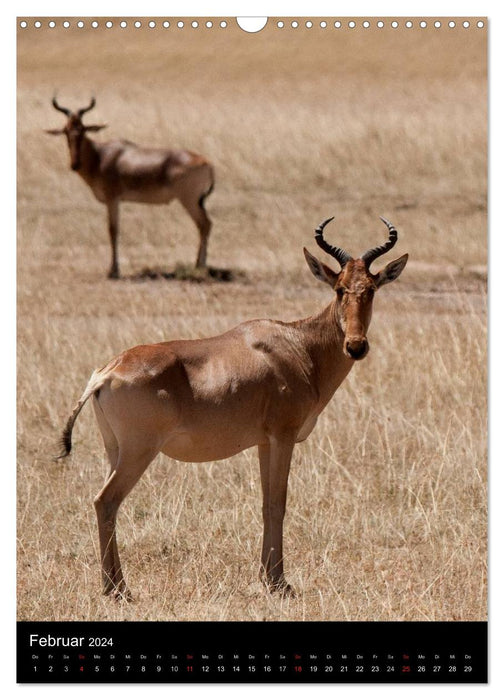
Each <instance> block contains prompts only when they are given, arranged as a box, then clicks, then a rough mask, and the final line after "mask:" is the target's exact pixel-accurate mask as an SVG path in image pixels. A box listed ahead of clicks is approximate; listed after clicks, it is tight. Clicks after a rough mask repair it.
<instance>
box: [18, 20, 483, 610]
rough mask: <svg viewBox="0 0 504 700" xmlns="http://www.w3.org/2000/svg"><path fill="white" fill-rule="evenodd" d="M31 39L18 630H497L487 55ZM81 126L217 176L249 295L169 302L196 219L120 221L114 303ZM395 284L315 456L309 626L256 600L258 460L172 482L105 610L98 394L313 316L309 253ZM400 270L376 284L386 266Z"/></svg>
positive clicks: (385, 45) (442, 32)
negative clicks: (198, 158) (320, 626)
mask: <svg viewBox="0 0 504 700" xmlns="http://www.w3.org/2000/svg"><path fill="white" fill-rule="evenodd" d="M128 24H129V26H128V28H127V29H120V28H119V26H118V23H117V22H115V23H114V26H113V27H112V28H111V29H107V28H105V26H104V21H103V19H100V26H99V27H98V28H96V29H93V28H91V27H90V25H89V21H86V27H85V28H83V29H79V28H77V27H76V26H75V21H72V22H71V27H70V28H69V29H64V28H63V27H62V24H61V21H59V20H58V22H57V26H56V27H55V28H54V29H49V28H48V27H47V22H43V26H42V27H41V28H40V29H35V28H34V26H33V21H30V22H29V26H28V28H27V29H19V30H18V95H17V97H18V104H17V106H18V112H17V114H18V132H17V139H18V141H17V143H18V171H17V176H18V269H17V284H18V344H17V351H18V370H17V378H18V406H17V408H18V508H17V514H18V618H19V619H39V620H53V619H56V620H77V619H96V620H102V619H103V620H122V619H142V620H171V619H179V620H210V619H213V620H234V619H245V620H262V619H266V620H306V619H311V620H478V619H486V593H487V585H486V584H487V579H486V561H487V560H486V555H487V551H486V537H487V529H486V504H487V475H486V462H487V402H486V382H487V376H486V369H487V363H486V351H487V335H486V256H487V245H486V226H487V209H486V188H487V179H486V147H487V142H486V119H487V114H486V30H485V29H477V28H476V26H475V25H474V22H473V23H472V24H471V27H470V28H469V29H463V28H462V25H461V23H460V22H458V23H457V26H456V27H455V28H453V29H449V28H448V27H447V25H446V23H445V22H444V23H443V26H442V27H441V28H440V29H435V28H434V27H433V26H432V22H429V26H428V27H427V28H426V29H420V28H419V27H418V26H415V27H413V28H412V29H408V30H406V29H405V28H404V27H403V28H400V29H395V30H394V29H392V28H391V27H390V26H389V25H387V26H386V27H384V28H383V29H377V28H376V26H375V25H373V26H372V27H370V28H369V29H363V28H362V27H361V26H360V25H359V26H357V27H356V28H355V29H353V30H350V29H348V28H342V29H340V30H337V29H335V28H334V27H332V26H329V27H327V28H326V29H322V28H320V27H319V26H318V23H317V22H315V26H314V27H312V28H311V29H304V28H301V27H300V28H298V29H292V28H290V27H288V26H286V27H284V28H283V29H278V28H276V26H275V25H274V24H273V22H272V21H271V20H270V22H269V24H268V26H267V27H266V29H264V30H263V31H261V32H260V33H259V34H254V35H252V34H250V35H249V34H246V33H244V32H243V31H241V30H240V29H238V28H237V27H236V26H235V23H234V21H232V20H230V21H229V22H228V27H227V28H226V29H221V28H220V27H218V26H217V23H215V24H214V27H213V28H212V29H207V28H205V27H204V26H203V23H200V26H199V27H198V28H197V29H193V28H191V27H190V26H189V25H186V26H185V27H184V28H183V29H178V28H177V27H176V26H175V23H174V22H172V23H171V26H170V28H169V29H164V28H163V27H162V26H161V23H160V22H158V26H157V27H156V28H153V29H150V28H149V27H148V26H147V23H146V22H143V26H142V27H141V28H140V29H135V28H134V27H133V26H132V22H131V21H129V23H128ZM55 90H57V91H58V99H59V101H60V102H61V103H62V104H64V105H65V106H68V107H71V108H77V107H81V106H84V105H86V104H87V103H88V102H89V99H90V97H91V95H95V97H96V100H97V106H96V108H95V109H94V110H93V111H92V112H90V113H89V114H88V115H86V116H85V118H84V121H85V123H89V124H91V123H98V124H101V123H107V124H108V128H107V129H106V130H105V131H103V132H101V133H100V134H97V135H96V137H95V138H96V139H97V140H105V139H108V138H119V137H123V138H127V139H130V140H132V141H135V142H137V143H140V144H143V145H153V146H184V147H187V148H190V149H191V150H194V151H196V152H200V153H202V154H204V155H205V156H207V157H208V158H209V159H210V160H212V162H213V163H214V164H215V169H216V178H217V182H216V187H215V191H214V193H213V194H212V195H211V196H210V197H209V199H208V200H207V208H208V212H209V214H210V216H211V218H212V220H213V230H212V235H211V238H210V243H209V259H208V262H209V264H210V265H211V266H214V267H216V268H223V269H227V270H231V271H232V272H233V273H234V274H233V279H232V280H231V281H228V282H219V281H215V280H213V279H209V280H203V281H200V282H197V281H194V280H192V281H191V280H184V279H165V278H163V277H162V276H158V277H155V276H154V277H155V278H153V279H151V278H150V277H149V275H143V274H142V271H143V270H145V269H149V270H151V271H152V270H159V269H161V270H167V271H170V270H173V269H175V267H176V266H177V265H178V264H186V263H191V262H193V260H194V257H195V254H196V245H197V234H196V230H195V228H194V225H193V223H192V221H191V220H190V219H189V218H188V216H187V214H186V213H185V212H184V210H183V209H182V207H180V206H179V205H178V204H177V203H174V204H171V205H170V206H160V207H148V206H142V205H138V204H126V205H122V209H121V225H122V230H121V238H120V243H119V253H120V262H121V268H122V273H123V275H124V277H123V278H122V279H121V280H118V281H110V280H107V279H106V272H107V269H108V265H109V243H108V235H107V229H106V214H105V208H104V207H103V205H101V204H99V203H98V202H97V201H96V200H95V199H94V197H93V195H92V193H91V191H90V190H89V189H88V187H87V186H86V185H85V184H84V182H83V181H82V180H81V179H80V178H79V177H78V175H77V174H75V173H73V172H71V171H70V168H69V156H68V148H67V145H66V141H65V139H64V137H58V138H56V137H54V136H49V135H46V134H45V133H44V129H46V128H47V129H48V128H57V127H62V126H63V124H64V117H63V115H62V114H60V113H58V112H56V111H55V110H54V109H53V108H52V106H51V98H52V96H53V94H54V92H55ZM333 215H334V216H335V220H334V222H333V223H332V224H331V225H329V226H328V228H327V229H326V232H327V238H328V240H329V241H330V242H331V243H333V244H335V245H339V246H342V247H344V248H345V249H347V250H348V251H349V252H350V253H352V254H354V255H358V254H360V253H361V252H363V250H365V249H367V248H369V247H371V246H375V245H378V244H379V243H381V242H384V241H385V240H386V236H387V232H386V228H385V227H384V226H383V224H382V223H381V222H380V220H379V218H378V217H379V216H380V215H382V216H385V217H387V218H388V219H390V220H391V221H392V222H393V223H394V224H395V226H396V227H397V229H398V231H399V242H398V244H397V245H396V247H395V249H394V251H392V252H390V253H388V254H387V255H386V256H384V257H383V258H382V259H380V265H381V264H383V265H384V264H385V263H386V262H388V261H389V260H392V259H394V258H395V257H398V256H399V255H402V254H403V253H405V252H408V253H409V254H410V259H409V262H408V265H407V267H406V269H405V271H404V273H403V274H402V276H401V278H400V279H399V280H398V281H397V282H395V283H394V284H392V285H390V286H387V287H385V288H384V289H383V290H380V292H379V294H378V295H377V298H376V301H375V306H374V316H373V322H372V325H371V328H370V332H369V336H368V337H369V341H370V345H371V350H370V353H369V356H368V357H367V358H366V359H365V360H364V361H363V362H362V363H358V364H357V365H356V366H355V367H354V369H353V370H352V372H351V374H350V375H349V377H348V378H347V380H346V381H345V382H344V384H343V385H342V386H341V388H340V389H339V390H338V392H337V394H336V395H335V397H334V398H333V400H332V401H331V402H330V404H329V406H328V407H327V408H326V410H325V412H324V413H323V414H322V416H321V418H320V419H319V422H318V424H317V427H316V428H315V430H314V431H313V433H312V435H311V436H310V437H309V439H308V440H307V441H306V442H305V443H303V444H300V445H298V446H297V447H296V449H295V452H294V457H293V461H292V468H291V476H290V485H289V494H288V505H287V516H286V522H285V549H284V553H285V557H286V575H287V578H288V580H289V581H290V582H291V583H292V584H293V586H294V587H295V588H296V590H297V592H298V596H297V597H296V598H294V599H291V598H288V599H280V598H278V597H275V596H271V595H270V594H268V593H267V592H266V591H265V590H264V589H263V587H262V586H261V584H260V582H259V580H258V570H259V557H260V543H261V535H262V524H261V495H260V481H259V468H258V462H257V454H256V450H255V449H253V450H249V451H246V452H244V453H242V454H240V455H237V456H236V457H233V458H232V459H229V460H225V461H221V462H215V463H207V464H182V463H177V462H175V461H172V460H169V459H168V458H165V457H159V458H157V459H156V460H155V462H154V463H153V464H152V465H151V466H150V467H149V469H148V470H147V472H146V474H145V475H144V476H143V477H142V479H141V481H140V482H139V484H138V485H137V486H136V488H135V489H134V490H133V492H132V493H131V494H130V496H129V497H128V498H127V499H126V501H125V502H124V504H123V506H122V508H121V511H120V514H119V523H118V540H119V548H120V552H121V557H122V562H123V567H124V569H125V574H126V577H127V579H128V583H129V586H130V588H131V589H132V592H133V594H134V595H135V601H134V602H133V603H130V604H126V603H116V602H114V601H113V600H111V599H108V598H105V597H103V596H102V595H101V593H100V591H101V579H100V568H99V553H98V538H97V531H96V522H95V513H94V508H93V498H94V496H95V495H96V493H97V492H98V491H99V489H100V488H101V486H102V484H103V481H104V478H105V475H106V473H107V471H108V464H107V461H106V456H105V452H104V449H103V444H102V442H101V438H100V436H99V431H98V428H97V426H96V423H95V419H94V416H93V411H92V409H91V408H90V407H89V406H86V408H85V409H84V410H83V412H82V414H81V416H80V417H79V420H78V422H77V424H76V428H75V431H74V448H73V451H72V453H71V455H70V457H69V458H68V459H67V460H66V461H65V462H54V461H53V460H52V457H53V455H54V454H56V453H57V451H58V444H57V443H58V440H59V437H60V433H61V430H62V428H63V426H64V423H65V421H66V418H67V417H68V415H69V413H70V411H71V409H72V407H73V405H74V404H75V401H76V400H77V398H78V397H79V396H80V394H81V392H82V390H83V388H84V386H85V385H86V382H87V380H88V378H89V376H90V374H91V372H92V370H93V369H94V368H95V367H98V366H103V365H104V364H105V362H106V361H108V360H109V359H110V358H111V357H113V356H114V355H115V354H117V353H118V352H120V351H121V350H123V349H125V348H127V347H130V346H133V345H138V344H141V343H147V342H157V341H160V340H168V339H171V338H198V337H203V336H206V335H213V334H216V333H219V332H222V331H224V330H226V329H228V328H230V327H232V326H233V325H235V324H237V323H239V322H240V321H243V320H246V319H249V318H257V317H273V318H281V319H283V320H286V321H290V320H294V319H297V318H302V317H305V316H309V315H311V314H313V313H315V312H317V311H319V310H321V309H322V308H323V307H324V306H325V305H326V304H328V303H329V301H330V298H331V292H330V290H329V289H328V288H327V287H325V286H323V285H321V284H320V283H318V282H317V281H316V280H315V279H314V278H313V277H312V275H311V274H310V272H309V271H308V269H307V267H306V263H305V260H304V257H303V253H302V247H303V246H307V247H308V248H309V249H310V250H311V252H312V253H314V254H316V255H318V256H319V257H320V258H321V259H323V260H324V261H325V262H327V263H328V264H331V262H330V260H329V259H328V258H327V257H326V256H325V254H324V253H322V251H320V250H317V247H316V245H315V242H314V239H313V231H314V228H315V227H316V225H318V224H319V223H320V222H321V221H322V220H324V219H325V218H328V217H329V216H333ZM376 266H377V267H378V266H379V265H378V262H377V263H376Z"/></svg>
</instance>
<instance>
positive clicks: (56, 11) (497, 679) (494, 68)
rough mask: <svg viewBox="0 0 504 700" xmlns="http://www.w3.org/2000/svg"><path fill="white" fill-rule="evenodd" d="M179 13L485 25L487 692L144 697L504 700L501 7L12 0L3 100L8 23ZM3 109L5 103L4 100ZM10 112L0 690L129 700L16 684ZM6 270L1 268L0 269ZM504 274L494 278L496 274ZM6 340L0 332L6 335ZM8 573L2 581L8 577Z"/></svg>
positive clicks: (165, 692)
mask: <svg viewBox="0 0 504 700" xmlns="http://www.w3.org/2000/svg"><path fill="white" fill-rule="evenodd" d="M131 15H133V16H143V17H148V16H149V17H159V16H170V17H172V16H180V17H198V16H204V17H212V16H220V17H249V16H254V17H295V16H298V17H333V16H336V15H337V16H338V17H349V18H350V17H361V16H365V17H406V16H408V17H429V16H435V17H447V18H448V17H461V16H464V17H466V16H467V17H470V16H478V17H486V16H488V17H489V19H490V22H489V27H488V31H489V46H490V51H489V57H490V72H489V80H490V179H489V204H490V211H489V225H490V248H489V250H490V256H489V281H490V353H489V354H490V380H489V381H490V436H491V440H490V469H491V471H490V504H491V517H490V545H491V547H490V552H491V554H490V557H491V559H490V564H491V585H490V625H489V627H490V632H491V634H490V684H489V685H488V686H471V685H469V686H462V685H457V686H448V685H443V686H435V685H434V686H433V685H429V686H426V685H422V684H420V685H417V686H408V687H407V689H406V687H405V686H404V685H402V684H401V685H397V686H391V685H370V684H366V685H344V686H341V685H328V686H307V685H303V686H296V687H294V686H292V685H290V686H288V688H285V687H279V686H264V685H259V686H257V685H250V686H248V685H247V686H244V685H241V686H239V688H237V687H236V686H233V685H227V686H212V687H210V686H203V685H198V686H170V687H169V688H167V687H166V686H163V685H161V686H156V685H149V686H148V690H147V692H148V694H149V695H150V696H157V697H163V698H164V697H167V696H169V697H170V698H178V696H179V695H180V696H182V697H184V698H187V697H191V698H192V697H193V696H194V695H195V694H196V693H201V694H203V693H205V695H207V694H208V693H210V694H211V695H213V694H215V695H217V694H218V695H219V700H221V699H222V698H225V699H226V700H227V697H229V698H231V697H233V698H234V696H235V695H236V693H237V692H238V693H239V694H240V696H242V697H252V694H253V695H254V697H255V695H256V694H257V693H260V694H261V696H267V697H269V696H270V695H273V694H275V695H276V694H278V693H285V692H288V693H289V696H290V698H289V700H291V699H292V700H297V698H301V697H302V694H306V692H309V693H315V694H316V695H317V698H318V697H321V698H322V697H324V698H325V697H327V698H334V697H336V696H339V697H343V698H345V700H346V698H356V697H357V698H360V697H362V696H364V695H365V694H371V693H372V695H373V698H377V699H378V700H381V698H389V697H392V698H393V697H395V696H396V695H397V696H398V697H399V696H400V697H401V698H402V697H403V696H404V694H405V693H406V694H407V695H408V696H418V697H422V698H424V696H425V694H426V693H427V694H428V695H429V698H431V697H432V698H434V699H435V698H438V697H439V698H441V697H442V698H443V700H444V699H445V698H446V697H451V696H453V697H455V696H456V697H457V698H466V697H467V698H473V697H474V696H475V694H476V693H477V694H478V695H480V694H482V695H483V696H485V697H492V698H493V697H495V698H497V697H503V692H504V645H503V644H502V642H501V641H500V640H501V639H502V630H503V628H504V615H503V608H504V604H503V602H502V599H503V595H502V591H503V588H504V586H503V584H504V580H503V559H502V544H501V542H500V540H501V538H502V533H504V518H503V513H504V508H503V507H502V505H501V502H500V501H501V498H502V494H504V476H503V472H504V450H503V445H502V441H501V440H499V439H498V437H499V436H500V434H502V432H503V431H502V417H503V415H504V410H503V408H502V406H501V404H502V400H501V398H500V397H501V396H504V382H503V371H504V370H503V369H502V368H499V361H498V360H499V355H500V354H501V347H502V345H503V343H502V342H501V341H502V335H503V334H502V330H501V324H502V314H501V313H500V310H501V309H503V308H504V293H503V291H502V289H500V288H499V286H498V284H497V283H496V282H495V280H498V279H499V272H500V270H499V267H498V265H499V261H500V260H501V259H504V255H503V248H504V245H503V240H504V221H503V213H502V207H500V206H499V204H500V200H501V199H502V191H503V189H504V177H503V163H502V160H503V158H504V155H503V154H504V148H503V135H502V133H503V132H502V129H501V128H500V126H501V125H504V105H503V102H504V100H503V87H502V66H504V29H503V22H504V11H503V9H502V6H500V5H498V4H497V3H495V2H488V1H487V2H478V3H476V2H474V1H469V0H459V1H457V2H448V1H445V2H442V1H438V2H434V1H433V0H424V1H423V2H418V1H417V0H415V1H411V2H407V3H406V2H404V0H403V1H402V2H400V1H398V0H395V1H393V0H387V1H384V2H377V1H376V0H375V1H374V2H372V1H371V0H368V1H364V0H354V2H348V1H342V2H338V3H336V2H327V0H326V1H323V0H311V1H310V2H305V3H303V2H300V0H290V1H289V0H274V1H270V2H267V1H264V0H263V1H254V2H250V1H249V2H245V1H243V0H240V1H239V2H230V1H229V0H227V1H226V0H212V2H210V1H209V0H207V1H206V2H201V0H185V1H184V2H183V3H182V2H175V3H168V2H160V1H159V0H143V1H142V3H134V2H128V1H126V2H117V1H116V2H110V1H106V0H101V1H100V2H97V1H96V0H87V2H80V1H79V2H74V3H71V4H69V3H68V0H67V1H66V2H65V3H63V2H61V0H60V1H55V0H52V1H50V2H44V3H41V2H40V0H38V1H36V0H25V1H23V2H19V3H17V4H16V6H15V7H14V8H12V9H9V10H8V11H5V9H4V11H3V12H2V19H1V20H0V37H1V41H2V44H1V45H2V47H3V66H2V77H3V80H2V91H3V93H4V95H5V94H7V95H8V96H9V100H10V101H11V105H13V104H15V95H16V80H15V31H14V29H15V28H14V22H15V18H16V16H18V17H30V16H44V17H50V16H53V17H60V16H73V17H76V16H81V17H87V16H116V17H120V16H131ZM7 104H8V102H7ZM13 112H14V109H13V107H12V106H10V107H7V108H6V102H4V105H3V108H2V110H0V119H1V123H2V127H3V128H2V132H1V133H2V134H3V137H4V154H5V152H6V151H7V157H8V169H7V170H6V173H7V175H6V177H5V178H4V182H3V188H2V192H3V207H2V208H3V211H4V212H5V213H6V215H4V217H3V222H2V223H3V231H2V234H3V238H4V241H5V240H6V239H11V244H12V249H11V246H9V248H8V250H7V255H6V256H5V258H4V260H5V259H6V261H7V265H8V267H10V268H11V270H12V274H10V275H4V277H3V279H2V280H1V282H0V290H1V298H2V301H3V304H2V319H3V321H4V324H5V323H7V331H6V332H7V336H8V338H9V341H10V342H9V343H8V344H7V352H6V355H5V356H2V358H1V359H2V360H3V361H4V366H5V363H6V364H7V371H6V372H4V381H3V383H2V388H3V390H4V391H2V402H1V404H0V408H1V409H2V413H1V414H0V415H1V416H2V423H1V424H2V438H3V444H4V453H5V452H6V456H5V459H4V463H3V465H2V466H3V476H4V478H7V479H8V481H7V488H6V489H3V492H4V494H6V497H4V504H3V505H4V508H3V513H2V522H1V524H2V531H3V533H5V537H4V547H3V552H2V554H3V557H2V561H3V560H4V557H5V556H7V564H8V567H6V568H4V571H3V576H2V579H3V580H2V587H1V589H0V593H1V601H2V606H1V610H2V621H3V623H4V624H2V626H1V630H2V631H1V633H0V654H1V657H0V658H1V668H2V687H4V688H5V689H6V691H7V693H9V696H10V695H11V694H12V695H15V696H20V697H27V696H29V695H32V694H35V693H36V695H37V698H40V696H42V699H43V700H44V699H45V698H49V697H51V700H52V699H53V698H54V697H55V696H60V695H61V696H63V695H64V696H66V695H67V694H68V693H69V692H71V694H72V695H82V694H88V693H89V694H90V693H92V694H93V697H95V696H96V697H99V698H101V697H107V698H109V697H110V695H111V693H120V694H121V696H122V697H125V698H128V697H130V696H134V697H136V696H137V695H138V693H139V692H143V688H144V686H124V685H123V686H121V688H120V689H114V687H113V686H95V685H93V686H90V685H86V686H77V685H73V686H72V687H71V689H69V688H68V686H54V685H51V686H49V685H48V686H26V685H25V686H16V685H15V681H14V678H15V644H14V635H15V548H14V542H15V469H14V465H15V433H16V417H15V333H16V326H15V303H16V290H15V284H16V281H15V273H14V270H15V243H14V240H13V239H14V238H15V208H16V200H15V196H16V193H15V142H14V139H13V138H12V135H13V134H14V133H15V114H14V113H13ZM5 266H6V263H5V262H4V267H5ZM500 276H501V277H502V275H500ZM4 335H5V332H4ZM6 574H7V575H6Z"/></svg>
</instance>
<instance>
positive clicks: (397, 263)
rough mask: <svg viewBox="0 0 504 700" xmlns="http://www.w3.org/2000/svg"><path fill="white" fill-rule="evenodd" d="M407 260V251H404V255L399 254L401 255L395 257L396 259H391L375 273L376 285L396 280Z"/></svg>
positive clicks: (379, 285)
mask: <svg viewBox="0 0 504 700" xmlns="http://www.w3.org/2000/svg"><path fill="white" fill-rule="evenodd" d="M407 262H408V253H406V255H401V257H400V258H397V260H392V262H390V263H389V264H388V265H387V266H386V267H384V268H383V270H381V271H380V272H379V273H378V274H377V275H376V286H377V287H381V286H382V285H384V284H388V283H389V282H393V281H394V280H396V279H397V278H398V277H399V275H400V274H401V272H402V271H403V270H404V268H405V267H406V263H407Z"/></svg>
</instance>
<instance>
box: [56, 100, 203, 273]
mask: <svg viewBox="0 0 504 700" xmlns="http://www.w3.org/2000/svg"><path fill="white" fill-rule="evenodd" d="M52 104H53V107H54V108H55V109H57V110H58V111H59V112H63V114H65V115H66V116H67V117H68V119H67V123H66V125H65V127H64V128H63V129H48V130H47V133H48V134H53V135H57V134H65V136H66V137H67V140H68V148H69V150H70V166H71V168H72V170H75V171H76V172H77V173H78V174H79V175H80V176H81V177H82V179H83V180H84V182H86V184H88V185H89V187H90V188H91V190H92V191H93V194H94V196H95V197H96V199H97V200H98V201H99V202H102V203H103V204H105V205H106V207H107V211H108V228H109V235H110V244H111V246H112V264H111V266H110V271H109V273H108V276H109V277H111V278H118V277H119V260H118V256H117V243H118V237H119V202H141V203H145V204H168V203H169V202H171V201H172V200H173V199H178V200H179V202H180V203H181V204H182V206H183V207H184V208H185V209H186V211H187V213H188V214H189V216H190V217H191V219H192V220H193V221H194V223H195V224H196V226H197V227H198V231H199V235H200V245H199V249H198V255H197V258H196V267H200V268H201V267H205V265H206V256H207V245H208V237H209V235H210V228H211V225H212V224H211V221H210V219H209V218H208V214H207V212H206V210H205V199H206V197H208V195H209V194H210V192H211V191H212V189H213V185H214V172H213V167H212V165H211V164H210V163H209V162H208V161H207V160H206V159H205V158H203V157H202V156H200V155H197V154H196V153H192V152H191V151H186V150H176V149H164V148H142V147H140V146H136V145H135V144H134V143H131V141H124V140H116V141H107V142H106V143H97V142H96V141H93V140H92V139H90V138H89V137H88V133H89V132H95V131H100V130H101V129H103V128H105V126H106V125H104V124H100V125H98V124H91V125H90V124H83V123H82V117H83V115H84V114H85V113H86V112H89V110H90V109H92V108H93V107H94V106H95V100H94V98H93V99H92V100H91V103H90V104H89V106H88V107H83V108H82V109H78V110H77V111H76V112H72V111H71V110H69V109H67V108H66V107H61V106H60V105H59V104H58V102H57V101H56V98H53V101H52Z"/></svg>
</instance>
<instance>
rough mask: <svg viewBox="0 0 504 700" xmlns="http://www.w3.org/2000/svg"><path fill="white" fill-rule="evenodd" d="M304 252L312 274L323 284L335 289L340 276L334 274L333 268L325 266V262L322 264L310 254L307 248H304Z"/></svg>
mask: <svg viewBox="0 0 504 700" xmlns="http://www.w3.org/2000/svg"><path fill="white" fill-rule="evenodd" d="M303 252H304V256H305V258H306V262H307V263H308V267H309V268H310V270H311V271H312V274H313V275H315V277H316V278H317V279H318V280H320V281H321V282H325V283H326V284H328V285H329V286H330V287H331V289H334V287H335V285H336V282H337V281H338V277H339V274H338V273H337V272H334V270H331V268H330V267H328V266H327V265H324V263H323V262H320V260H318V259H317V258H316V257H315V256H314V255H312V254H311V253H309V252H308V251H307V250H306V248H303Z"/></svg>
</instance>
